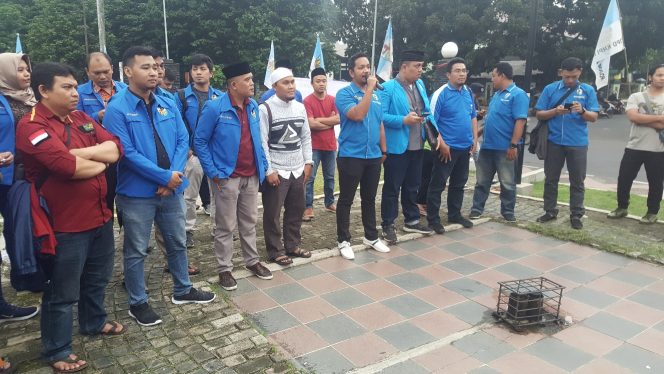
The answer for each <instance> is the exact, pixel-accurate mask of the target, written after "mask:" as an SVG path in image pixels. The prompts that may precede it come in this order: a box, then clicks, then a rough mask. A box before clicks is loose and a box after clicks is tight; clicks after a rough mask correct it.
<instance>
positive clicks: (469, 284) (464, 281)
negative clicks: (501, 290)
mask: <svg viewBox="0 0 664 374" xmlns="http://www.w3.org/2000/svg"><path fill="white" fill-rule="evenodd" d="M442 286H443V287H445V288H447V289H448V290H450V291H453V292H456V293H458V294H459V295H462V296H465V297H467V298H469V299H472V298H473V297H476V296H480V295H484V294H487V293H490V292H491V291H492V288H490V287H487V286H485V285H484V284H482V283H480V282H478V281H476V280H473V279H470V278H460V279H456V280H453V281H449V282H445V283H443V284H442Z"/></svg>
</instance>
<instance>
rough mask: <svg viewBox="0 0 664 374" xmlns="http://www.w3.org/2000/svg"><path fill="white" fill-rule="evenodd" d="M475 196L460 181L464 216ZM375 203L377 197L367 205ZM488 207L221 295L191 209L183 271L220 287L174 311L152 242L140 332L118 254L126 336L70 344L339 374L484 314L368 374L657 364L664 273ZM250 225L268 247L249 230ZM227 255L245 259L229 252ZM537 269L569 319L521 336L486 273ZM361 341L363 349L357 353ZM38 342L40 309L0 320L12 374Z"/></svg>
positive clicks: (622, 227)
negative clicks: (188, 266)
mask: <svg viewBox="0 0 664 374" xmlns="http://www.w3.org/2000/svg"><path fill="white" fill-rule="evenodd" d="M471 196H472V191H468V192H467V194H466V199H465V201H466V207H465V208H464V209H466V210H467V205H468V203H469V202H470V198H471ZM379 207H380V199H378V201H377V208H378V211H380V209H379ZM315 209H316V217H315V219H314V220H313V221H312V222H310V223H305V224H304V225H303V229H302V232H303V245H302V246H303V248H307V249H314V250H315V252H316V256H315V257H325V256H328V255H330V254H334V251H331V250H329V248H334V247H335V246H336V238H335V230H334V227H335V217H334V215H333V214H331V213H327V212H325V211H324V210H323V209H322V202H321V201H316V204H315ZM443 209H444V208H443ZM565 209H566V208H562V211H561V214H560V217H561V218H559V220H558V221H557V222H554V223H553V224H551V225H550V227H553V228H555V230H554V231H556V232H557V234H558V235H559V236H560V233H562V235H563V236H564V235H566V234H565V233H566V232H567V231H566V230H568V229H567V227H568V225H569V223H568V222H567V220H566V219H565V218H564V217H565V216H566V213H565ZM498 211H499V201H498V199H497V198H496V196H491V197H490V199H489V201H488V202H487V213H486V216H487V217H491V218H494V219H495V220H496V222H492V223H489V224H482V225H478V226H477V227H476V228H474V229H472V230H463V231H454V232H449V233H448V234H446V235H443V236H436V237H430V238H423V239H418V240H412V241H407V242H403V243H400V244H399V246H397V247H395V248H394V250H393V252H392V253H391V254H390V255H387V256H385V255H378V254H376V253H372V252H360V253H358V258H357V259H356V261H355V262H353V263H351V262H348V261H344V260H341V259H340V258H339V257H336V258H329V259H324V260H320V261H316V262H314V263H310V264H306V265H303V266H297V267H293V268H291V269H288V270H286V271H278V272H276V273H275V279H274V280H272V281H267V282H266V281H260V280H258V279H256V278H246V279H242V280H241V281H240V288H239V290H238V291H236V292H233V293H230V294H229V293H220V292H219V288H218V287H217V286H216V285H215V276H216V261H215V259H214V257H213V255H212V249H211V248H212V240H211V236H210V229H209V218H208V217H207V216H199V218H200V223H199V230H198V231H197V232H196V235H195V240H196V247H195V248H193V249H192V250H190V257H191V259H192V262H194V263H196V264H198V265H199V266H200V268H201V270H202V273H201V274H200V275H198V276H195V277H192V280H193V281H194V282H195V285H196V286H200V287H209V288H211V289H212V290H214V291H216V292H218V294H219V295H220V296H221V297H219V298H218V299H217V300H216V301H215V302H214V303H212V304H208V305H203V306H199V305H196V306H191V305H190V306H175V305H173V304H172V303H171V302H170V301H169V300H170V295H171V287H172V281H171V280H170V276H169V275H168V274H166V273H164V272H163V265H164V263H165V261H164V259H163V256H162V255H161V254H160V253H158V251H153V252H152V253H151V254H150V255H149V257H148V261H147V263H146V277H147V284H148V287H149V289H150V295H151V304H152V305H153V306H154V307H155V308H156V309H157V311H158V312H159V313H161V314H162V316H163V317H164V323H163V324H161V325H159V326H157V327H153V328H143V327H140V326H138V325H136V324H135V323H134V322H133V321H132V320H131V319H130V318H129V317H128V315H127V309H128V306H127V296H126V293H125V291H124V289H123V287H122V284H121V270H120V269H121V268H120V266H119V263H120V262H121V258H122V257H121V253H120V251H118V255H117V256H116V268H115V274H114V276H113V279H112V281H111V283H110V284H109V289H108V292H107V300H106V302H107V310H108V311H109V318H111V319H117V320H119V321H121V322H122V323H126V324H127V325H128V326H129V328H130V330H129V332H128V333H127V334H125V335H123V336H119V337H112V338H109V337H104V338H99V337H93V338H90V337H82V336H79V335H76V336H75V337H74V344H75V351H76V352H81V353H83V354H84V356H85V357H86V358H87V359H88V360H89V361H90V362H91V368H90V369H88V370H87V372H89V373H138V372H146V373H171V372H172V373H176V372H181V373H203V372H219V373H234V372H237V373H252V372H264V371H273V372H288V371H295V370H310V369H313V370H314V371H316V372H322V373H324V372H339V371H344V370H346V369H358V368H361V367H363V366H366V365H372V364H374V365H375V364H376V363H377V362H381V360H385V359H392V360H394V357H400V356H399V355H400V354H402V353H403V352H409V351H410V350H412V349H416V348H417V347H420V348H421V347H422V345H423V344H424V345H425V347H428V346H431V345H432V344H434V345H435V344H436V342H440V341H441V339H445V338H446V337H448V335H449V334H454V333H456V332H460V331H466V330H467V329H468V328H472V327H473V326H475V327H476V326H483V325H482V324H483V323H490V324H492V326H491V327H488V328H482V329H481V330H478V331H477V332H475V333H473V334H469V335H467V336H464V337H462V338H460V339H459V340H455V341H454V342H450V343H449V344H445V345H442V346H440V347H437V348H436V349H433V350H431V351H429V352H427V353H423V354H421V355H414V356H413V357H409V358H408V359H407V360H402V361H399V362H394V363H393V365H391V366H387V367H379V368H376V367H373V368H374V369H376V370H374V371H380V370H385V371H384V372H395V373H406V372H408V373H417V372H430V371H443V372H446V373H447V372H465V371H468V370H472V369H477V370H479V371H478V372H492V371H491V370H494V371H498V372H517V371H519V370H521V372H522V370H523V366H524V365H529V366H528V367H533V368H538V370H539V369H541V370H545V371H551V372H560V371H574V370H577V371H580V372H584V370H586V371H585V372H614V371H615V372H619V370H623V371H625V370H626V371H635V372H638V371H641V370H642V369H643V370H644V371H645V370H646V369H644V368H646V366H648V365H649V366H650V369H647V370H649V371H648V372H650V373H653V372H657V370H656V369H657V368H659V367H660V366H658V365H661V364H662V361H661V359H662V355H663V354H664V352H662V351H661V341H664V340H662V338H664V305H662V304H661V300H662V297H661V296H662V295H663V294H664V281H663V280H662V277H663V276H664V274H663V271H662V269H661V267H657V266H655V265H652V264H650V263H646V262H643V261H640V260H636V259H633V258H628V257H624V256H618V255H612V254H608V253H606V252H603V251H598V250H595V249H591V248H588V247H584V246H578V245H576V244H574V243H569V242H566V241H561V240H556V239H551V238H548V237H545V236H540V235H537V234H534V233H532V232H528V231H525V230H523V229H520V228H517V227H514V226H511V225H505V224H502V223H500V219H499V214H498ZM442 213H444V212H442ZM517 214H518V218H519V219H520V225H521V226H523V227H527V228H529V229H531V230H537V228H538V227H539V226H537V225H535V224H533V222H534V219H535V218H536V217H537V216H538V215H540V214H541V203H539V202H536V201H531V200H526V199H519V201H518V204H517ZM351 217H352V222H351V227H352V231H353V244H354V245H357V244H359V243H360V241H361V237H362V229H361V222H360V212H359V202H358V203H356V204H355V205H354V207H353V211H352V212H351ZM443 217H444V214H443ZM400 224H401V223H398V225H400ZM585 224H586V229H585V230H584V236H582V237H578V235H576V236H574V234H575V233H573V232H571V230H570V234H569V235H570V238H572V239H574V240H581V241H583V242H585V243H590V244H594V245H596V246H597V247H600V248H602V247H606V248H607V249H610V250H612V251H617V252H621V251H622V252H628V253H631V254H632V255H634V253H635V252H637V255H640V253H639V251H638V248H639V247H641V246H649V248H655V251H656V250H657V249H658V248H661V246H662V240H663V239H664V230H661V229H659V228H660V226H657V227H656V228H657V229H655V228H653V227H652V226H650V227H645V226H642V225H638V223H636V222H635V221H633V220H621V221H619V222H615V221H608V220H606V219H604V218H603V215H602V214H599V213H594V212H588V217H587V218H586V220H585ZM258 231H259V232H258V238H259V249H261V251H262V255H263V256H264V255H265V253H264V243H263V240H262V230H261V228H260V225H259V228H258ZM120 238H121V237H120V235H118V240H120ZM606 243H610V244H611V246H607V245H606ZM117 248H121V242H120V241H119V242H118V246H117ZM237 249H238V243H237V242H236V251H237ZM651 252H652V251H651ZM663 253H664V252H663ZM660 258H661V257H660ZM650 260H652V261H655V262H656V261H658V259H657V258H650ZM234 262H235V263H236V264H237V265H238V268H240V267H241V256H239V253H237V252H236V255H235V256H234ZM3 266H4V267H3V280H5V282H3V291H4V293H5V295H6V297H7V299H8V300H11V301H15V302H17V303H20V304H23V305H28V304H37V303H38V298H39V295H33V294H19V295H16V293H15V292H13V291H12V290H11V289H10V287H9V282H8V281H6V280H7V279H8V275H7V273H8V272H7V266H6V264H4V265H3ZM238 274H239V275H241V274H242V272H241V271H240V272H238ZM540 274H545V275H546V276H547V277H550V278H551V279H553V280H555V281H560V282H561V283H562V284H564V285H565V286H566V287H567V288H566V290H565V296H564V298H565V299H564V301H563V309H564V310H565V312H566V313H569V314H571V315H572V316H573V317H574V319H575V321H576V322H577V323H575V324H574V325H573V326H572V327H569V328H566V329H562V330H560V331H549V330H547V333H546V334H544V333H531V334H527V335H516V334H512V333H511V332H509V331H508V330H506V329H504V328H502V327H500V326H493V322H492V318H491V317H490V313H489V312H490V310H491V309H492V308H495V304H496V301H495V297H494V296H495V295H494V293H495V287H496V281H497V280H504V279H514V278H522V277H529V276H537V275H540ZM505 277H507V278H505ZM252 297H253V299H252ZM658 342H659V343H658ZM494 346H495V347H494ZM367 349H368V350H369V351H370V352H367V354H363V355H358V352H361V353H364V352H363V351H364V350H367ZM39 350H40V342H39V320H38V319H32V320H28V321H23V322H17V323H6V324H2V325H0V354H1V355H9V356H11V357H12V358H13V361H14V362H15V363H19V364H20V365H21V372H28V373H42V372H43V373H48V372H50V370H49V369H48V367H46V366H45V365H44V364H43V363H42V362H41V361H40V360H39ZM589 350H590V351H589ZM551 352H553V353H551ZM441 357H446V358H447V359H445V360H441ZM563 358H564V359H563ZM397 361H398V360H397ZM558 361H565V362H566V363H564V364H561V363H559V362H558ZM567 361H569V362H567ZM383 362H386V361H383ZM387 362H388V363H389V361H387ZM556 362H558V363H556ZM312 363H314V364H313V365H314V366H312ZM349 363H350V366H349ZM646 363H647V364H646ZM441 365H442V366H441ZM561 365H563V366H561ZM371 368H372V366H368V367H367V370H369V369H371ZM490 369H491V370H490ZM593 370H595V371H593ZM597 370H599V371H597ZM662 370H664V369H662ZM369 371H371V370H369Z"/></svg>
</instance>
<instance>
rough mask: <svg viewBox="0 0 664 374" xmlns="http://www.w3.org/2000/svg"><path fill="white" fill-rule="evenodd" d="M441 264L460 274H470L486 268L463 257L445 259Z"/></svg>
mask: <svg viewBox="0 0 664 374" xmlns="http://www.w3.org/2000/svg"><path fill="white" fill-rule="evenodd" d="M441 265H442V266H444V267H446V268H448V269H450V270H452V271H456V272H457V273H459V274H462V275H470V274H473V273H477V272H478V271H482V270H484V269H486V268H485V267H484V266H482V265H479V264H476V263H474V262H472V261H469V260H466V259H465V258H457V259H454V260H450V261H446V262H443V263H442V264H441Z"/></svg>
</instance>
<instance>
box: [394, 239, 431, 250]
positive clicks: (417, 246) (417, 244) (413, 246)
mask: <svg viewBox="0 0 664 374" xmlns="http://www.w3.org/2000/svg"><path fill="white" fill-rule="evenodd" d="M399 247H400V248H402V249H405V250H407V251H410V252H414V251H419V250H422V249H426V248H429V247H431V244H427V243H423V242H421V241H419V240H409V241H407V242H403V243H399Z"/></svg>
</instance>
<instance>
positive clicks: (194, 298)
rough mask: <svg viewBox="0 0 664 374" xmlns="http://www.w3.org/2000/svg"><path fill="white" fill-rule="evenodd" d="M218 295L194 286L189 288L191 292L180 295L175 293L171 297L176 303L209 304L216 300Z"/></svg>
mask: <svg viewBox="0 0 664 374" xmlns="http://www.w3.org/2000/svg"><path fill="white" fill-rule="evenodd" d="M216 297H217V295H215V294H214V293H212V292H205V291H200V290H197V289H195V288H194V287H192V288H191V289H190V290H189V293H186V294H184V295H180V296H175V295H173V297H171V301H172V302H173V304H175V305H180V304H189V303H195V304H207V303H209V302H211V301H212V300H214V299H215V298H216Z"/></svg>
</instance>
